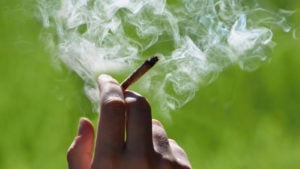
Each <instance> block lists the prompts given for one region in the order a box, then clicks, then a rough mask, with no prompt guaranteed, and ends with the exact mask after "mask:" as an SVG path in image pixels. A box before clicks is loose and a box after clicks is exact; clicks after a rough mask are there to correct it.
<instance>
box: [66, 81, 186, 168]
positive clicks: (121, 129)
mask: <svg viewBox="0 0 300 169" xmlns="http://www.w3.org/2000/svg"><path fill="white" fill-rule="evenodd" d="M99 87H100V91H101V92H100V93H101V94H100V97H101V113H100V120H99V125H98V132H97V139H96V143H95V144H96V145H95V150H94V128H93V125H92V123H91V122H90V121H89V120H88V119H85V118H82V119H81V120H80V124H79V129H78V135H77V136H76V138H75V139H74V141H73V143H72V145H71V146H70V148H69V150H68V155H67V159H68V165H69V169H191V165H190V163H189V160H188V158H187V156H186V154H185V152H184V150H183V149H182V148H181V147H179V146H178V145H177V143H176V142H175V141H174V140H171V139H168V137H167V134H166V132H165V130H164V128H163V126H162V124H161V123H160V122H158V121H157V120H151V109H150V106H149V104H148V102H147V100H146V99H145V98H143V97H142V96H140V95H138V94H136V93H134V92H129V91H126V92H125V93H123V91H122V90H121V87H120V85H119V84H118V82H117V81H116V80H114V79H113V78H112V77H110V76H107V75H102V76H100V77H99ZM125 133H126V138H125ZM93 150H94V157H93V156H92V152H93Z"/></svg>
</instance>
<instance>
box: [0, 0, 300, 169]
mask: <svg viewBox="0 0 300 169" xmlns="http://www.w3.org/2000/svg"><path fill="white" fill-rule="evenodd" d="M262 2H263V3H264V5H265V6H267V7H270V8H284V9H291V10H296V13H295V14H294V15H293V16H292V17H290V18H289V21H290V23H291V25H292V26H294V28H298V37H299V36H300V35H299V32H300V1H297V0H289V1H287V0H286V1H281V0H273V1H271V0H269V1H262ZM36 15H37V11H36V2H35V1H33V0H23V1H17V0H0V168H1V169H6V168H7V169H9V168H13V169H53V168H67V164H66V157H65V156H66V150H67V149H68V146H69V145H70V143H71V142H72V140H73V138H74V136H75V134H76V129H77V123H78V120H79V117H81V116H86V117H89V118H90V119H91V120H92V121H93V122H94V124H95V125H96V122H97V118H98V115H97V114H96V113H92V111H91V105H90V103H89V101H88V100H87V99H86V97H85V96H84V93H83V90H82V87H83V82H82V80H81V79H80V78H79V77H78V76H77V75H76V74H74V73H73V72H71V71H69V70H68V69H66V68H65V67H63V66H57V64H55V62H54V61H53V57H52V56H51V54H50V52H49V51H47V50H46V49H45V47H44V45H43V43H42V42H41V40H40V34H41V32H42V31H43V30H42V27H41V23H40V22H39V21H38V20H37V19H36ZM274 40H275V41H276V42H277V46H276V47H275V48H274V50H273V52H272V53H271V56H270V57H271V61H269V62H266V63H264V64H263V65H262V66H261V67H260V68H259V69H258V70H256V71H254V72H243V71H241V70H240V69H239V68H237V67H234V66H233V67H231V68H229V69H227V70H226V71H224V72H223V73H222V74H221V75H220V76H219V78H218V79H217V80H216V81H215V82H213V83H212V84H211V85H209V86H205V87H202V88H201V89H200V90H199V92H198V93H197V95H196V97H195V98H194V100H193V101H192V102H190V103H188V104H187V105H186V106H185V107H184V108H182V109H180V110H178V111H176V112H172V120H167V119H166V118H164V117H163V116H161V115H160V113H159V111H158V110H157V108H155V106H154V113H153V116H154V117H155V118H158V119H159V120H161V121H162V122H163V123H164V125H165V128H166V130H167V132H168V135H169V137H171V138H174V139H176V140H177V142H178V143H179V144H180V145H181V146H182V147H183V148H184V149H185V150H186V152H187V154H188V155H189V158H190V161H191V163H192V165H193V168H195V169H299V168H300V103H299V101H300V70H299V68H300V56H299V54H300V40H299V39H298V40H297V39H293V38H292V33H283V32H281V31H277V32H275V37H274ZM119 80H120V79H119ZM148 95H150V93H148ZM146 96H147V94H146ZM150 102H151V100H150Z"/></svg>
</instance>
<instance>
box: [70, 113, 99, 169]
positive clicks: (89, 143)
mask: <svg viewBox="0 0 300 169" xmlns="http://www.w3.org/2000/svg"><path fill="white" fill-rule="evenodd" d="M94 137H95V136H94V127H93V125H92V123H91V122H90V121H89V120H88V119H86V118H81V119H80V122H79V128H78V134H77V136H76V137H75V139H74V141H73V143H72V144H71V146H70V148H69V150H68V154H67V160H68V165H69V169H90V166H91V162H92V151H93V145H94Z"/></svg>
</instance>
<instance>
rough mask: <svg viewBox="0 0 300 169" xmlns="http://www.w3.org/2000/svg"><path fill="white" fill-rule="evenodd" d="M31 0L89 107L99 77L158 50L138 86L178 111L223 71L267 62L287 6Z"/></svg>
mask: <svg viewBox="0 0 300 169" xmlns="http://www.w3.org/2000/svg"><path fill="white" fill-rule="evenodd" d="M38 2H39V5H38V7H39V10H40V18H41V20H42V22H43V26H44V27H45V28H46V29H48V30H49V32H51V33H52V35H51V37H52V40H53V41H55V42H54V43H55V46H57V51H58V57H59V59H61V61H62V62H64V63H65V64H66V65H67V66H68V67H69V68H70V69H72V70H73V71H75V72H76V73H77V74H78V75H79V76H80V77H81V78H82V79H83V80H84V81H85V84H86V86H85V91H86V94H87V96H88V97H89V99H90V100H91V101H92V102H93V103H94V105H95V107H97V104H98V103H99V97H98V89H97V87H96V86H97V85H96V79H97V76H98V75H99V74H101V73H111V72H115V73H119V74H123V73H121V72H125V73H127V74H128V73H129V72H131V71H132V70H133V69H134V68H135V67H136V66H137V65H138V64H140V63H142V62H143V60H144V59H145V58H147V57H149V56H151V55H158V56H159V57H160V60H161V61H160V62H159V64H158V65H156V66H155V68H154V69H153V70H151V71H150V72H151V73H149V74H147V75H146V77H145V78H146V79H144V80H143V81H144V83H143V84H142V85H140V86H141V88H142V89H143V90H147V91H151V94H153V95H154V97H156V98H160V99H159V101H158V102H159V103H160V106H161V108H162V109H163V111H169V110H174V109H177V108H180V107H181V106H183V105H184V104H186V103H187V102H188V101H190V100H191V99H192V98H193V96H194V95H195V92H196V91H197V90H198V88H199V86H200V85H201V84H204V83H205V84H207V83H209V82H211V81H212V80H214V79H215V77H216V76H217V75H218V74H219V73H220V72H221V71H222V70H223V69H224V68H226V67H228V66H230V65H239V66H240V67H241V69H243V70H247V71H251V70H255V69H256V68H257V67H258V66H259V65H260V63H261V62H263V61H265V60H267V59H268V56H267V55H266V53H267V51H268V50H270V49H272V48H273V47H274V45H275V43H274V42H273V41H272V37H273V33H272V29H273V28H282V29H283V30H284V31H286V32H288V31H290V26H289V24H288V23H287V21H286V18H285V16H286V15H287V14H290V13H289V12H288V11H284V10H278V11H276V12H270V11H269V10H267V9H264V8H262V7H260V6H259V4H258V3H257V2H255V1H247V2H245V1H243V0H174V1H172V2H170V1H166V0H61V1H59V0H57V1H47V0H39V1H38ZM295 34H296V33H295ZM295 36H296V35H295ZM47 43H50V42H47Z"/></svg>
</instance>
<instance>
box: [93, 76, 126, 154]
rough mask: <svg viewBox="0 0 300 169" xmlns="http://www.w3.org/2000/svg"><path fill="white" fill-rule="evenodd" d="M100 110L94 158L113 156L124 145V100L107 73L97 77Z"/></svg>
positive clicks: (118, 88)
mask: <svg viewBox="0 0 300 169" xmlns="http://www.w3.org/2000/svg"><path fill="white" fill-rule="evenodd" d="M98 82H99V89H100V99H101V111H100V119H99V124H98V133H97V140H96V148H95V159H98V158H102V157H103V155H105V156H109V157H111V156H114V155H115V154H116V153H120V152H121V151H122V148H123V146H124V134H125V131H124V130H125V101H124V95H123V91H122V89H121V87H120V85H119V84H118V82H117V81H116V80H115V79H113V78H112V77H110V76H108V75H101V76H100V77H99V79H98Z"/></svg>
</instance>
